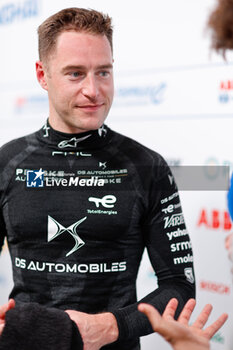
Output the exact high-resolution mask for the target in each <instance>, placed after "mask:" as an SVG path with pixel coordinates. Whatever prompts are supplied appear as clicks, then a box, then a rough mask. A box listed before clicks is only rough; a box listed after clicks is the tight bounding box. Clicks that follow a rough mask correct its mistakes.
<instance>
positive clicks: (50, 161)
mask: <svg viewBox="0 0 233 350" xmlns="http://www.w3.org/2000/svg"><path fill="white" fill-rule="evenodd" d="M80 14H81V16H84V17H85V16H86V22H88V21H89V22H90V21H92V22H93V18H94V22H93V23H96V21H98V18H101V25H102V22H103V20H104V21H105V25H106V26H109V21H110V19H109V17H108V16H105V17H104V16H103V15H102V14H100V13H99V12H97V11H93V10H83V9H65V10H62V11H60V12H59V13H57V14H55V15H53V16H51V17H50V18H49V19H47V20H46V21H45V22H44V23H45V24H46V26H45V25H44V24H42V26H41V27H40V28H39V38H40V37H42V29H43V30H45V27H46V28H47V29H46V30H48V28H49V30H51V28H52V27H51V26H49V25H48V23H49V24H51V21H53V22H56V25H59V26H65V25H69V26H70V25H71V24H70V23H71V22H72V21H73V19H74V18H76V21H75V24H74V25H75V26H77V25H78V26H79V27H80V25H81V26H82V25H83V22H82V21H81V22H80V23H81V24H80V23H78V24H77V18H80ZM86 22H85V26H84V27H81V29H80V28H79V27H78V29H77V30H76V29H74V28H72V30H70V27H67V28H69V29H67V30H65V29H64V28H65V27H64V28H63V27H62V28H63V30H62V31H60V32H58V34H57V39H56V40H54V42H53V45H55V48H54V47H52V49H51V47H47V50H48V52H47V51H43V50H44V49H42V48H41V45H42V44H41V43H40V40H39V43H40V44H39V48H40V49H41V52H40V61H38V62H37V78H38V80H39V82H40V84H41V86H42V87H43V88H44V89H46V90H47V91H48V96H49V103H50V114H49V119H48V121H47V122H46V124H45V125H44V126H43V128H42V129H41V130H39V131H38V132H36V133H34V134H32V135H29V136H26V137H23V138H20V139H17V140H14V141H12V142H10V143H8V144H7V145H5V146H3V147H2V148H1V151H0V169H1V172H0V242H1V245H2V244H3V241H4V238H5V237H7V241H8V245H9V250H10V254H11V259H12V266H13V279H14V287H13V290H12V292H11V295H10V297H11V298H14V299H15V300H16V302H17V303H18V304H20V303H22V304H25V303H28V302H37V303H40V304H42V305H45V306H48V307H56V308H59V309H61V310H67V309H68V310H70V311H69V315H70V317H71V319H73V320H74V321H75V322H76V324H77V325H78V327H79V330H80V333H81V335H82V339H83V341H84V344H85V349H86V350H89V349H91V350H92V349H93V350H95V349H99V348H100V347H102V346H104V345H105V344H110V343H113V344H111V345H107V346H106V347H105V348H106V349H121V350H124V349H125V350H126V349H127V350H136V349H139V341H138V337H140V336H142V335H145V334H149V333H151V332H152V328H151V326H150V324H149V321H148V320H147V319H146V317H145V316H144V315H143V314H141V313H140V312H139V311H138V310H137V304H138V303H137V298H136V287H135V284H136V278H137V273H138V269H139V265H140V261H141V257H142V253H143V251H144V248H145V247H146V248H147V250H148V254H149V257H150V260H151V263H152V266H153V268H154V270H155V272H156V276H157V278H158V286H159V287H158V288H157V289H155V290H154V291H153V292H152V293H150V294H149V295H147V296H146V297H145V298H143V300H142V301H143V302H147V303H150V304H151V305H153V306H155V307H156V308H157V309H158V310H159V311H160V312H162V311H163V310H164V308H165V306H166V304H167V303H168V301H169V300H170V299H171V298H172V297H175V298H177V299H178V300H179V303H180V306H179V310H181V309H182V307H183V305H184V303H185V302H186V301H187V300H188V299H189V298H191V297H194V295H195V280H194V272H193V256H192V248H191V242H190V240H189V236H188V232H187V229H186V227H185V222H184V217H183V214H182V209H181V204H180V200H179V195H178V190H177V187H176V184H175V181H174V178H173V176H172V174H171V171H170V169H169V167H168V166H167V164H166V162H165V161H164V159H163V158H162V157H161V156H160V155H159V154H158V153H156V152H154V151H152V150H150V149H148V148H146V147H144V146H142V145H141V144H139V143H137V142H136V141H134V140H132V139H129V138H127V137H125V136H122V135H120V134H118V133H116V132H114V131H112V130H111V129H109V128H108V127H107V126H106V125H105V124H104V120H105V118H106V117H107V114H108V111H109V109H110V107H111V102H112V97H113V81H112V65H111V64H112V63H111V62H112V50H111V41H109V32H108V33H107V34H105V33H104V34H102V32H101V33H98V32H97V33H96V28H94V29H93V28H92V29H91V30H93V31H91V32H90V28H89V29H88V30H89V31H87V29H86V28H87V27H86ZM64 23H65V24H64ZM67 23H68V24H67ZM72 23H73V22H72ZM93 23H92V24H91V25H92V26H93ZM75 28H76V27H75ZM53 30H54V26H53ZM98 30H99V29H98ZM108 30H109V28H108ZM47 34H48V33H47ZM46 37H48V35H47V36H46ZM41 40H42V39H41ZM51 45H52V44H51ZM75 50H76V51H75ZM51 51H52V53H51ZM74 51H75V52H74ZM45 52H47V55H48V56H49V59H48V61H46V58H44V57H47V56H45ZM44 61H45V62H46V64H45V63H44ZM72 310H73V311H72ZM87 325H90V327H88V326H87ZM96 334H98V337H97V336H96ZM96 337H97V338H98V339H97V338H96Z"/></svg>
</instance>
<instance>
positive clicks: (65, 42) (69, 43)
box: [36, 31, 114, 133]
mask: <svg viewBox="0 0 233 350" xmlns="http://www.w3.org/2000/svg"><path fill="white" fill-rule="evenodd" d="M112 63H113V58H112V51H111V47H110V44H109V42H108V39H107V37H106V36H101V35H93V34H88V33H85V32H81V33H78V32H74V31H70V32H69V31H67V32H63V33H61V34H60V36H59V37H58V40H57V45H56V49H55V51H54V53H52V54H51V56H50V57H49V58H48V62H47V65H46V66H44V65H43V63H41V62H40V61H39V62H37V65H36V68H37V77H38V80H39V82H40V84H41V86H42V87H43V88H44V89H46V90H47V91H48V97H49V121H50V124H51V126H52V127H53V128H54V129H56V130H59V131H63V132H68V133H79V132H85V131H89V130H95V129H98V128H99V127H100V126H101V125H102V124H103V123H104V120H105V119H106V117H107V115H108V112H109V109H110V107H111V104H112V100H113V91H114V87H113V71H112Z"/></svg>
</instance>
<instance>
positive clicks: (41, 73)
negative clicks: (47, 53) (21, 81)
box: [36, 61, 48, 91]
mask: <svg viewBox="0 0 233 350" xmlns="http://www.w3.org/2000/svg"><path fill="white" fill-rule="evenodd" d="M36 76H37V80H38V82H39V83H40V86H41V87H42V88H43V89H45V90H47V91H48V85H47V73H46V70H45V66H44V64H43V63H42V62H41V61H36Z"/></svg>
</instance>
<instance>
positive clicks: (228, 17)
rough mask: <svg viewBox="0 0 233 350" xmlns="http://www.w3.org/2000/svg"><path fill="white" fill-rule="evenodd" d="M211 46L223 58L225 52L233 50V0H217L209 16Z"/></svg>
mask: <svg viewBox="0 0 233 350" xmlns="http://www.w3.org/2000/svg"><path fill="white" fill-rule="evenodd" d="M208 27H209V29H210V30H211V40H212V43H211V46H212V48H213V49H215V50H216V51H218V52H219V51H220V52H221V53H222V54H223V56H224V57H225V52H226V50H228V49H230V50H232V49H233V0H218V3H217V6H216V8H215V9H214V11H213V12H212V13H211V14H210V17H209V20H208Z"/></svg>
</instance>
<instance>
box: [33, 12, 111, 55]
mask: <svg viewBox="0 0 233 350" xmlns="http://www.w3.org/2000/svg"><path fill="white" fill-rule="evenodd" d="M111 22H112V21H111V18H110V17H109V16H108V15H105V14H103V13H101V12H98V11H95V10H91V9H90V10H87V9H83V8H77V7H71V8H67V9H63V10H61V11H59V12H57V13H55V14H54V15H52V16H50V17H49V18H47V19H46V20H45V21H44V22H43V23H42V24H41V25H40V26H39V28H38V39H39V59H40V60H46V59H47V58H48V56H49V55H50V54H51V53H52V51H54V49H55V47H56V43H57V38H58V36H59V35H60V34H61V33H62V32H64V31H77V32H86V33H90V34H98V35H106V37H107V39H108V41H109V43H110V46H111V50H112V49H113V48H112V32H113V28H112V23H111Z"/></svg>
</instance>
